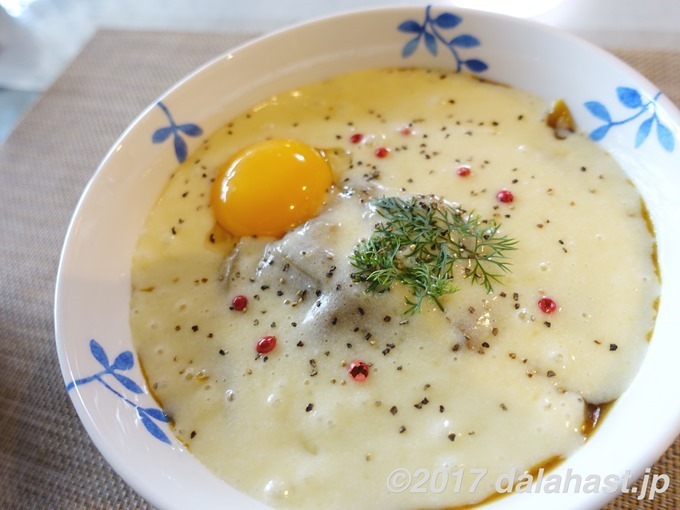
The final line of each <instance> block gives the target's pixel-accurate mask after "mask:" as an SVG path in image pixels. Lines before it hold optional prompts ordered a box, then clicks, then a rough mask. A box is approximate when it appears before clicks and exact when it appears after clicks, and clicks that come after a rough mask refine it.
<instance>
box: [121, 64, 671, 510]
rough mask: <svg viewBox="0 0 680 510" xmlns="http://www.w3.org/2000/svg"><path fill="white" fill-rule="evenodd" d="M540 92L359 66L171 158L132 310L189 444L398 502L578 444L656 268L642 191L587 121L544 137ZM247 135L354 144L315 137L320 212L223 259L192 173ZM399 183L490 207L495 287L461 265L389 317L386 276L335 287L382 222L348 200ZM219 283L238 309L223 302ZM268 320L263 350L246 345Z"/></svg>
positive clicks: (482, 209) (240, 464)
mask: <svg viewBox="0 0 680 510" xmlns="http://www.w3.org/2000/svg"><path fill="white" fill-rule="evenodd" d="M546 111H547V105H546V104H545V103H544V102H543V101H541V100H539V99H537V98H535V97H532V96H530V95H529V94H526V93H524V92H522V91H518V90H514V89H511V88H507V87H503V86H499V85H494V84H490V83H481V82H479V81H477V80H475V79H472V78H470V77H468V76H465V75H460V74H451V73H448V72H439V71H431V72H427V71H423V70H409V71H395V70H378V71H365V72H360V73H354V74H349V75H345V76H341V77H338V78H335V79H333V80H329V81H327V82H324V83H320V84H315V85H310V86H308V87H304V88H301V89H298V90H295V91H290V92H287V93H283V94H281V95H279V96H276V97H273V98H271V99H270V100H269V101H266V102H264V103H262V104H261V105H258V106H257V107H255V108H254V109H252V110H251V111H249V112H248V113H247V114H244V115H243V116H241V117H239V118H237V119H235V120H234V121H233V122H231V123H230V124H229V125H228V126H226V127H225V128H223V129H222V130H220V131H219V132H217V133H215V134H214V135H213V136H212V137H211V138H210V139H209V140H208V141H207V142H206V143H205V144H204V146H203V147H202V148H200V149H199V150H198V151H197V152H196V153H195V154H194V155H193V156H192V157H190V158H188V161H187V163H185V164H183V165H182V166H181V167H180V168H179V169H178V170H177V172H176V173H175V174H174V176H173V178H172V179H171V181H170V182H169V184H168V186H167V188H166V189H165V190H164V192H163V194H162V196H161V198H160V200H159V201H158V203H157V204H156V206H155V207H154V209H153V211H152V212H151V214H150V216H149V219H148V221H147V223H146V226H145V228H144V232H143V234H142V236H141V238H140V240H139V246H138V248H137V252H136V254H135V258H134V262H133V290H132V303H131V326H132V332H133V338H134V341H135V345H136V347H137V350H138V353H139V357H140V360H141V362H142V364H143V366H144V368H145V371H146V374H147V378H148V381H149V383H150V385H151V386H152V388H153V391H154V393H155V394H156V396H157V397H158V399H159V400H160V402H161V403H162V405H163V408H164V409H165V410H166V412H167V413H168V414H169V415H170V416H171V417H172V419H173V420H174V427H175V432H176V434H177V435H178V437H179V438H180V439H181V440H183V441H184V442H185V443H186V444H187V445H188V446H189V448H190V450H191V451H192V452H193V454H194V455H195V456H197V457H198V458H199V459H200V460H201V461H202V462H204V463H205V464H206V465H207V466H208V467H209V468H210V469H211V470H212V471H214V472H215V473H216V474H217V475H218V476H220V477H222V478H223V479H224V480H226V481H227V482H228V483H230V484H232V485H233V486H235V487H237V488H239V489H241V490H243V491H245V492H248V493H249V494H251V495H253V496H254V497H256V498H258V499H261V500H263V501H265V502H267V503H269V504H271V505H273V506H279V507H284V508H309V509H318V508H325V509H335V508H343V509H344V508H385V509H387V508H389V509H401V508H403V509H414V508H428V507H429V508H441V507H447V506H448V507H451V506H456V505H463V504H469V503H475V502H478V501H481V500H483V499H485V498H487V497H489V496H490V495H492V494H494V492H495V489H494V482H495V481H496V479H498V477H499V476H500V475H502V474H504V473H508V472H510V471H511V470H512V469H515V468H516V469H517V470H518V472H519V473H521V472H522V471H523V470H527V469H531V468H533V467H535V466H537V465H540V464H541V463H544V462H546V461H547V460H549V459H553V458H556V457H560V458H563V457H567V456H568V455H569V454H570V453H571V452H573V451H574V450H575V449H576V448H578V447H579V445H581V444H583V443H584V441H585V439H586V437H585V435H584V432H583V430H582V426H583V424H584V414H585V406H586V403H587V402H588V403H593V404H599V403H605V402H609V401H612V400H614V399H616V398H617V397H619V396H620V395H621V393H622V392H623V391H624V390H625V389H626V387H627V386H628V384H629V383H630V381H631V379H632V377H633V376H634V374H635V373H636V371H637V369H638V367H639V365H640V363H641V361H642V359H643V357H644V355H645V351H646V348H647V336H648V333H649V332H650V331H651V329H652V327H653V321H654V316H655V311H654V305H655V299H656V298H657V296H658V286H659V282H658V278H657V276H656V274H655V265H654V260H653V255H652V254H653V245H654V244H653V243H654V239H653V236H652V234H651V233H650V232H649V229H648V226H647V223H646V220H645V218H644V215H643V212H642V205H641V200H640V197H639V195H638V193H637V191H636V190H635V189H634V187H633V186H632V185H631V184H630V182H629V181H628V180H627V179H626V177H625V175H624V174H623V172H622V171H621V170H620V169H619V168H618V167H617V165H616V164H615V162H614V161H613V160H612V159H611V157H610V156H608V155H607V154H604V153H602V151H601V150H600V149H599V148H598V147H597V146H596V145H595V144H594V143H592V142H590V141H589V140H587V139H586V137H585V136H582V135H580V134H578V135H572V136H570V137H568V138H567V139H565V140H558V139H556V138H555V137H554V135H553V132H552V130H551V129H550V128H548V127H546V126H545V122H544V119H545V115H546ZM404 128H408V129H410V132H409V133H408V134H404V133H403V132H402V130H403V129H404ZM353 133H362V134H363V135H364V141H363V142H362V143H360V144H353V143H351V142H350V140H349V137H350V136H351V135H352V134H353ZM266 137H273V138H293V139H298V140H301V141H303V142H305V143H307V144H309V145H311V146H313V147H318V148H324V149H331V148H332V149H338V153H343V152H345V151H346V152H347V153H349V155H348V156H337V155H331V156H330V159H331V161H332V163H333V166H334V168H333V170H334V174H335V183H336V187H335V189H334V190H333V191H332V192H331V193H330V194H329V197H328V203H327V206H326V207H325V209H324V210H323V211H322V213H321V214H320V215H319V216H318V217H317V218H315V219H313V220H311V221H310V222H309V223H307V224H306V225H304V226H302V227H300V228H299V229H296V230H295V231H292V232H289V233H288V234H287V235H286V236H285V237H284V238H283V239H282V240H272V239H264V240H255V239H245V240H243V242H241V243H240V244H239V245H238V248H237V251H238V253H237V254H236V255H234V256H233V260H231V261H230V260H229V255H230V253H232V250H233V248H234V246H235V244H236V243H237V241H238V240H237V239H233V238H231V237H230V236H229V235H228V234H225V233H224V232H221V231H220V229H219V228H218V227H215V222H214V219H213V216H212V212H211V208H210V206H209V189H210V184H211V182H210V181H211V178H212V177H213V176H214V175H215V173H216V171H217V169H218V168H219V167H221V166H222V165H223V164H224V163H225V161H227V160H228V159H229V157H230V156H231V154H233V153H234V152H236V151H238V150H240V149H242V148H243V147H245V146H248V145H249V144H251V143H254V142H257V141H260V140H262V139H264V138H266ZM381 146H382V147H387V148H389V149H390V152H389V154H388V156H387V157H386V158H376V157H375V155H374V151H375V149H376V148H377V147H381ZM462 164H468V165H470V168H471V174H470V175H469V176H468V177H459V176H458V175H457V173H456V170H457V168H458V167H459V166H460V165H462ZM344 187H351V188H352V189H353V190H354V193H342V192H343V189H344ZM500 189H508V190H511V191H512V193H513V194H514V196H515V201H514V202H513V203H512V204H502V203H499V202H498V201H497V200H496V193H497V191H498V190H500ZM410 194H436V195H437V196H439V197H442V198H444V199H446V200H448V201H451V202H458V203H461V204H463V205H464V206H465V207H466V208H467V209H468V210H474V211H475V212H476V213H478V214H480V215H481V216H482V217H485V218H493V219H495V220H496V221H498V222H499V223H502V233H503V234H505V235H509V236H511V237H513V238H515V239H517V240H518V245H517V250H516V251H514V252H512V253H511V254H510V257H511V260H510V261H511V264H512V267H511V273H509V274H507V275H506V276H505V277H504V278H503V284H497V285H495V287H494V292H493V293H491V294H486V292H485V291H484V289H483V288H481V287H478V286H471V285H469V284H468V282H467V281H461V282H460V287H461V290H460V291H459V292H457V293H455V294H453V295H451V296H446V297H444V298H443V303H444V305H445V308H446V312H445V313H442V312H441V311H439V309H438V308H437V307H436V306H434V305H433V304H432V303H428V304H427V305H426V306H425V307H424V309H423V311H422V312H421V313H420V314H417V315H412V316H404V315H403V312H404V310H405V306H404V296H405V290H404V289H402V288H398V287H397V288H395V289H394V290H393V291H391V292H388V293H384V294H380V295H374V294H371V295H368V294H365V293H364V292H363V287H362V285H361V284H356V283H352V282H351V278H350V273H351V272H352V268H351V267H350V265H349V262H348V255H349V254H350V253H351V251H352V249H353V248H354V246H355V245H356V244H357V242H358V241H359V240H360V239H361V238H365V237H366V236H368V235H369V234H370V232H371V229H372V227H373V224H374V223H375V222H376V221H377V219H376V217H375V216H371V212H370V209H369V208H368V206H367V205H366V203H365V199H367V198H368V197H369V196H383V195H385V196H395V195H410ZM268 243H270V244H268ZM269 261H272V262H273V263H272V264H271V265H269ZM285 264H288V267H285ZM332 267H335V269H333V270H332V271H331V268H332ZM284 268H285V269H286V270H285V271H284ZM300 271H302V273H305V274H302V273H301V272H300ZM329 272H330V274H331V275H330V276H328V275H327V273H329ZM310 275H311V279H310ZM337 285H340V291H338V290H336V286H337ZM302 291H306V292H304V293H303V292H302ZM237 294H243V295H246V296H248V298H249V306H248V308H247V310H246V311H245V312H235V311H232V310H230V309H229V307H230V303H231V300H232V298H233V297H234V296H235V295H237ZM317 294H318V295H317ZM543 295H548V296H550V297H552V298H553V299H555V301H556V302H557V303H558V306H559V309H558V310H557V311H556V312H555V313H552V314H550V315H546V314H544V313H542V312H541V311H540V310H539V308H538V307H537V301H538V299H540V298H541V296H543ZM255 296H257V297H255ZM388 317H389V320H388V319H387V318H388ZM265 335H275V336H276V337H277V339H278V345H277V348H276V349H275V350H274V351H272V352H271V353H269V354H267V355H266V356H257V355H256V352H255V343H256V342H257V340H258V339H259V338H261V337H263V336H265ZM355 359H360V360H363V361H365V362H367V363H371V364H372V367H371V372H370V375H369V377H368V379H367V380H366V381H365V382H362V383H358V382H356V381H354V380H352V379H351V377H350V376H349V375H348V373H347V364H348V363H349V362H351V361H352V360H355ZM424 399H426V400H424ZM416 404H419V405H418V406H416ZM400 467H403V468H407V469H409V470H411V472H412V473H413V472H415V471H416V470H417V469H419V468H425V469H428V470H430V472H434V471H435V470H437V469H438V468H446V469H451V470H454V469H458V468H463V469H464V470H466V471H465V472H466V473H469V472H470V470H472V469H482V468H483V469H486V470H488V472H487V474H486V475H485V477H484V478H483V479H482V481H481V483H480V484H479V485H478V486H477V488H476V490H475V491H474V492H470V491H469V490H468V489H469V486H470V484H471V483H473V482H474V481H475V479H474V477H472V476H465V477H464V478H463V480H462V485H461V487H460V490H458V491H456V490H453V489H452V488H451V487H453V484H450V485H449V490H445V491H444V492H443V493H440V494H435V493H432V492H431V491H428V492H427V493H413V492H409V491H405V492H402V493H392V492H390V491H389V490H388V489H387V486H386V479H387V477H388V475H389V474H390V473H391V472H392V471H394V470H395V469H396V468H400Z"/></svg>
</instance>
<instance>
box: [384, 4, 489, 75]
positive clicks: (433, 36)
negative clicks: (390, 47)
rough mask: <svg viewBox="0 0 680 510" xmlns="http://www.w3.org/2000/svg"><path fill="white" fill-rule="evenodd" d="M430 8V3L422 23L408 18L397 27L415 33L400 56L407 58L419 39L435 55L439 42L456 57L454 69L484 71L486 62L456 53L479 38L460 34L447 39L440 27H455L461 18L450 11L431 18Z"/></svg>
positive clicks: (405, 31) (472, 45)
mask: <svg viewBox="0 0 680 510" xmlns="http://www.w3.org/2000/svg"><path fill="white" fill-rule="evenodd" d="M431 8H432V6H431V5H428V6H427V7H426V8H425V19H424V20H423V23H422V24H421V23H418V22H417V21H415V20H412V19H409V20H406V21H404V22H403V23H401V24H400V25H399V26H398V27H397V30H399V31H400V32H404V33H407V34H415V37H414V38H413V39H411V40H409V41H408V42H407V43H406V44H405V45H404V48H403V49H402V50H401V56H402V57H403V58H408V57H410V56H411V55H413V53H414V52H415V51H416V49H418V45H419V44H420V41H424V42H425V47H426V48H427V51H429V52H430V53H431V54H432V55H433V56H436V55H437V50H438V44H439V43H441V44H443V45H444V46H445V47H446V48H448V49H449V50H450V51H451V54H452V55H453V58H455V59H456V71H458V72H460V71H461V70H462V69H463V67H467V68H468V69H469V70H470V71H472V72H475V73H481V72H483V71H486V70H487V69H488V68H489V66H488V65H487V64H486V62H484V61H482V60H479V59H476V58H471V59H467V60H464V59H462V58H461V57H460V55H459V54H458V50H459V49H466V48H474V47H475V46H479V45H480V44H481V43H480V42H479V39H477V38H476V37H475V36H474V35H470V34H461V35H457V36H454V37H452V38H451V39H448V38H447V37H445V36H444V35H442V32H441V31H440V29H444V30H450V29H453V28H456V27H457V26H458V25H460V24H461V22H462V21H463V18H461V17H460V16H458V15H456V14H452V13H450V12H444V13H442V14H440V15H438V16H437V17H435V18H433V17H432V16H431V14H430V11H431Z"/></svg>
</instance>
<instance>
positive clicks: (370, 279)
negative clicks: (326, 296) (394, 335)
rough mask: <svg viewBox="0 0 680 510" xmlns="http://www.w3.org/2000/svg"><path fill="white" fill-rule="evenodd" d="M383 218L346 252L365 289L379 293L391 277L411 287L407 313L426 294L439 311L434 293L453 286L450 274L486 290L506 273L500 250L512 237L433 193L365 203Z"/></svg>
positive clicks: (503, 253) (455, 288)
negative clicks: (365, 238) (460, 275)
mask: <svg viewBox="0 0 680 510" xmlns="http://www.w3.org/2000/svg"><path fill="white" fill-rule="evenodd" d="M371 205H372V206H373V207H374V208H375V210H376V212H377V213H378V214H379V215H380V216H382V217H383V218H384V220H385V221H382V222H380V223H378V224H377V225H376V226H375V227H374V230H373V233H372V235H371V236H370V237H369V238H368V239H367V240H364V241H361V242H360V243H359V244H358V245H357V247H356V248H355V249H354V252H353V253H352V255H350V263H351V264H352V266H354V267H356V268H357V271H356V272H354V273H352V279H353V280H354V281H355V282H364V283H367V284H368V287H367V288H366V291H367V292H384V291H386V290H388V289H389V288H390V287H391V286H392V284H393V283H394V282H400V283H402V284H403V285H405V286H406V287H408V288H409V290H410V291H411V295H412V296H411V297H409V298H406V304H407V306H408V308H407V313H415V312H417V311H419V310H420V309H421V307H422V304H423V301H425V299H427V298H431V299H432V300H433V301H434V302H435V303H436V304H437V306H438V307H439V308H440V309H441V310H442V311H443V310H444V307H443V305H442V303H441V301H440V299H439V298H440V297H441V296H443V295H445V294H453V293H454V292H456V291H458V286H457V285H456V284H455V283H454V281H453V279H454V274H455V273H456V272H457V271H458V272H461V273H462V274H463V278H465V279H469V280H470V282H471V283H473V284H479V285H482V286H484V288H486V290H487V292H492V291H493V288H492V283H494V282H500V278H501V276H502V275H503V273H507V272H509V265H510V264H509V262H508V259H507V254H506V252H508V251H510V250H514V249H515V244H516V241H515V240H514V239H511V238H509V237H507V236H501V235H499V234H498V231H499V228H500V225H498V224H496V223H495V222H494V221H488V220H483V219H481V218H480V217H479V216H477V215H475V214H472V213H470V214H468V213H466V212H465V211H464V210H462V209H460V208H458V207H454V206H452V205H449V204H446V203H445V202H443V201H441V200H437V199H436V198H434V197H423V196H419V197H414V198H411V199H408V200H404V199H401V198H397V197H386V198H380V199H376V200H374V201H372V202H371Z"/></svg>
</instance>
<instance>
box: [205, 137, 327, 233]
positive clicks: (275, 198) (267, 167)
mask: <svg viewBox="0 0 680 510" xmlns="http://www.w3.org/2000/svg"><path fill="white" fill-rule="evenodd" d="M332 182H333V180H332V174H331V168H330V166H329V164H328V161H326V158H325V157H324V156H323V155H322V154H321V153H320V152H319V151H317V150H316V149H314V148H312V147H310V146H308V145H306V144H304V143H302V142H298V141H295V140H266V141H263V142H259V143H256V144H254V145H251V146H249V147H247V148H245V149H243V150H242V151H240V152H238V153H237V154H235V155H234V156H233V157H232V158H231V159H230V160H229V161H228V162H227V164H226V165H225V166H224V167H223V168H222V169H221V170H220V171H218V173H217V176H216V178H215V182H214V183H213V187H212V196H211V203H212V208H213V211H214V213H215V217H216V219H217V223H218V224H219V225H220V226H221V227H222V228H223V229H225V230H227V231H228V232H231V233H232V234H234V235H236V236H272V237H281V236H282V235H283V234H285V233H286V232H287V231H288V230H290V229H292V228H294V227H296V226H298V225H300V224H302V223H304V222H305V221H307V220H308V219H310V218H312V217H314V216H315V215H316V214H317V213H318V212H319V209H320V208H321V206H322V205H323V203H324V199H325V197H326V192H327V190H328V189H329V188H330V187H331V185H332Z"/></svg>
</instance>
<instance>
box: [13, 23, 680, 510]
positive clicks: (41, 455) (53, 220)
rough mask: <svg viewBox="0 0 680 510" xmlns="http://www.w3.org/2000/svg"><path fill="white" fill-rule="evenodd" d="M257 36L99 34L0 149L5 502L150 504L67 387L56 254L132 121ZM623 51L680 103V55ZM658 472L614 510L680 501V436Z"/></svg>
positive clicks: (611, 509) (669, 507)
mask: <svg viewBox="0 0 680 510" xmlns="http://www.w3.org/2000/svg"><path fill="white" fill-rule="evenodd" d="M251 36H252V34H222V35H218V34H186V33H143V32H121V31H102V32H99V33H98V34H97V35H96V36H95V37H94V38H93V40H92V41H91V42H90V44H89V45H88V46H87V47H86V48H85V50H84V51H83V52H82V54H81V55H80V56H79V57H78V58H77V59H76V60H75V61H74V62H73V64H72V65H71V66H70V67H69V68H68V69H67V71H66V72H65V73H64V75H63V76H62V77H61V78H60V79H59V80H58V81H57V82H56V83H55V84H54V85H53V86H52V87H51V88H50V89H49V91H47V92H46V93H45V94H44V95H43V96H42V97H41V99H40V100H39V101H38V102H37V103H36V104H35V105H34V107H33V108H32V109H31V110H30V111H29V113H28V114H27V115H26V117H25V118H24V119H23V121H22V122H21V123H20V125H19V126H18V127H17V128H16V130H15V131H14V133H12V135H11V136H10V137H9V139H8V140H7V141H6V143H5V144H4V146H2V147H0V281H1V282H2V286H1V287H0V508H2V509H21V510H23V509H42V508H45V509H68V510H72V509H88V510H89V509H119V508H120V509H148V508H151V507H150V505H149V504H148V503H146V502H145V501H144V500H143V499H142V498H141V497H139V496H138V495H136V494H135V493H134V492H133V491H132V490H131V489H130V488H129V487H128V486H127V485H126V484H125V483H124V482H123V481H122V480H121V479H120V478H119V477H118V475H116V474H115V473H114V472H113V471H112V469H111V468H110V467H109V466H108V465H107V463H106V462H105V461H104V460H103V458H102V457H101V455H100V454H99V452H98V451H97V450H96V448H95V447H94V446H93V444H92V442H91V441H90V439H89V438H88V436H87V434H86V433H85V430H84V429H83V427H82V426H81V424H80V422H79V420H78V417H77V416H76V413H75V411H74V409H73V407H72V405H71V403H70V401H69V398H68V396H67V394H66V391H65V389H64V383H63V380H62V377H61V374H60V372H59V367H58V364H57V357H56V350H55V345H54V328H53V313H52V308H53V295H54V282H55V275H56V270H57V265H58V258H59V252H60V249H61V245H62V242H63V239H64V235H65V233H66V228H67V225H68V221H69V219H70V217H71V214H72V212H73V210H74V208H75V205H76V202H77V200H78V197H79V195H80V194H81V192H82V190H83V188H84V186H85V184H86V182H87V180H88V179H89V178H90V177H91V175H92V173H93V171H94V169H95V168H96V167H97V165H98V163H99V161H100V160H101V158H102V157H103V155H104V154H106V152H107V150H108V148H109V147H110V146H111V145H112V144H113V142H114V141H115V140H116V138H117V137H118V136H119V134H120V133H121V132H122V131H123V130H124V129H125V127H126V126H127V125H128V124H129V123H130V122H131V121H132V120H133V119H134V118H135V116H136V115H137V114H138V113H139V112H140V111H141V110H142V109H143V108H145V107H146V106H147V105H148V104H150V103H151V102H152V101H153V100H154V99H155V98H157V97H158V96H159V95H160V94H161V93H162V92H163V91H164V90H165V89H166V88H168V87H169V86H170V85H171V84H173V83H174V82H175V81H177V80H178V79H179V78H181V77H182V76H184V75H185V74H186V73H188V72H189V71H191V70H193V69H194V68H195V67H197V66H198V65H200V64H202V63H204V62H205V61H207V60H209V59H210V58H212V57H214V56H216V55H218V54H220V53H222V52H224V51H226V50H227V49H229V48H231V47H233V46H235V45H236V44H238V43H240V42H242V41H244V40H246V39H248V38H250V37H251ZM140 48H141V49H143V51H140ZM616 53H617V54H618V55H619V56H620V57H622V58H623V59H624V60H627V61H628V62H630V63H631V64H632V65H633V66H634V67H635V68H637V69H638V70H640V71H641V72H642V73H643V74H645V75H646V76H647V77H648V78H650V79H651V80H652V81H653V82H655V83H656V84H657V85H658V86H659V87H660V89H661V90H662V91H663V92H664V93H665V94H666V95H668V96H669V97H670V98H671V99H672V100H673V101H675V103H676V104H680V51H679V52H677V53H675V52H669V53H661V52H631V51H625V52H621V51H620V52H616ZM653 473H657V474H660V473H666V474H668V475H669V476H670V477H671V488H670V489H669V490H668V491H667V492H666V493H664V494H661V495H658V496H657V497H656V498H655V499H654V500H653V501H647V500H643V501H637V500H636V499H635V495H627V496H626V495H624V496H621V497H619V498H618V499H616V500H615V501H614V502H613V503H612V504H610V505H609V506H608V507H607V510H621V509H626V510H629V509H633V508H641V509H655V510H657V509H664V510H675V509H676V508H678V504H679V502H680V495H679V492H678V485H679V484H678V480H680V441H676V442H675V444H674V445H673V447H672V448H671V449H670V450H668V452H667V453H666V454H665V455H664V457H663V458H662V459H661V460H660V461H659V462H658V463H657V464H656V465H655V466H654V469H653Z"/></svg>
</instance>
